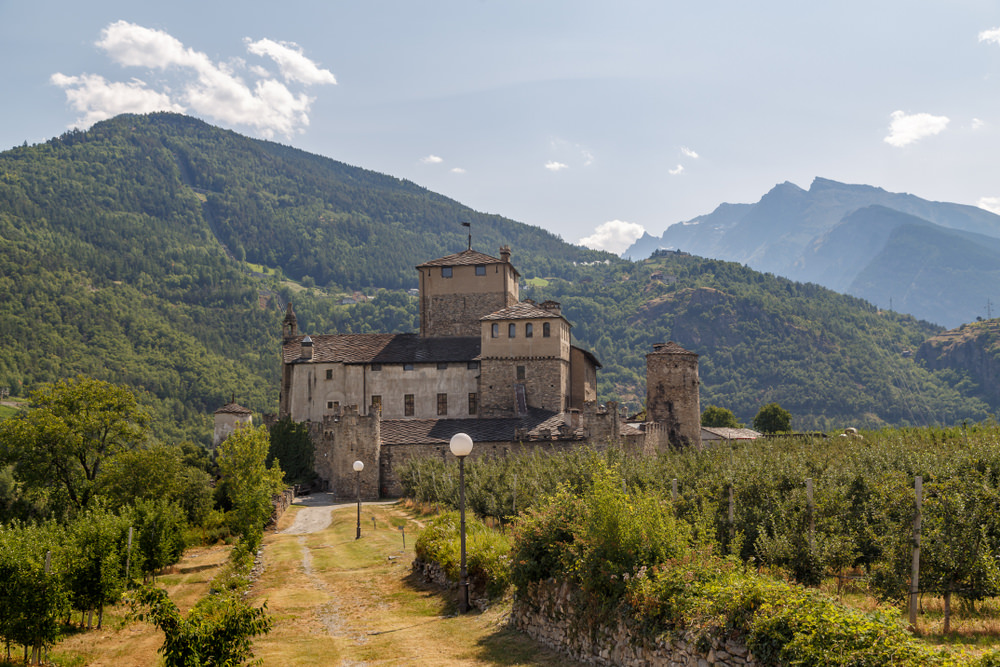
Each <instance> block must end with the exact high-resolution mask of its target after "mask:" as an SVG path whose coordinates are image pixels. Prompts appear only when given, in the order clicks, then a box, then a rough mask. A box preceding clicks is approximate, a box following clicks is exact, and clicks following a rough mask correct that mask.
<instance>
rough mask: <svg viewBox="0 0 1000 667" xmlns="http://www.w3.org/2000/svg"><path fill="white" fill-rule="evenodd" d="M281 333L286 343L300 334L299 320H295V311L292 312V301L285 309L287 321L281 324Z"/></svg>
mask: <svg viewBox="0 0 1000 667" xmlns="http://www.w3.org/2000/svg"><path fill="white" fill-rule="evenodd" d="M281 333H282V336H283V337H284V339H285V340H286V341H287V340H288V339H289V338H295V337H296V336H297V335H298V334H299V325H298V320H297V319H296V318H295V311H293V310H292V302H291V301H289V302H288V307H287V308H286V309H285V319H284V320H282V322H281Z"/></svg>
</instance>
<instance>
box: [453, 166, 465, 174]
mask: <svg viewBox="0 0 1000 667" xmlns="http://www.w3.org/2000/svg"><path fill="white" fill-rule="evenodd" d="M451 173H453V174H464V173H465V170H464V169H462V168H461V167H453V168H452V170H451Z"/></svg>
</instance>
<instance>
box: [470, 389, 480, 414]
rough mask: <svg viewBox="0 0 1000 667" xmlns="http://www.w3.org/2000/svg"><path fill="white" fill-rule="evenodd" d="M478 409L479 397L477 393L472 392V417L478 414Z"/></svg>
mask: <svg viewBox="0 0 1000 667" xmlns="http://www.w3.org/2000/svg"><path fill="white" fill-rule="evenodd" d="M478 408H479V396H477V395H476V392H472V393H470V394H469V414H470V415H474V414H476V410H477V409H478Z"/></svg>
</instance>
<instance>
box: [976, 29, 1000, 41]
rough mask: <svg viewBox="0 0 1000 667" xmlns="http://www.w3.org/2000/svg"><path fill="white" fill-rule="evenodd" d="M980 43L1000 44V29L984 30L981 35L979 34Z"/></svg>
mask: <svg viewBox="0 0 1000 667" xmlns="http://www.w3.org/2000/svg"><path fill="white" fill-rule="evenodd" d="M979 41H980V42H994V43H995V44H1000V28H992V29H990V30H983V31H982V32H981V33H979Z"/></svg>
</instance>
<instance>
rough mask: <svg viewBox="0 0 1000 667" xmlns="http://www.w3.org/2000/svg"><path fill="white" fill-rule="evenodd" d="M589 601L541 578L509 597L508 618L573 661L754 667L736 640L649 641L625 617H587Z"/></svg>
mask: <svg viewBox="0 0 1000 667" xmlns="http://www.w3.org/2000/svg"><path fill="white" fill-rule="evenodd" d="M590 608H591V606H590V605H588V604H586V603H585V601H584V600H582V599H581V594H580V593H579V592H578V591H576V590H575V589H574V588H573V587H571V586H570V585H568V584H566V583H559V582H555V581H551V580H550V581H543V582H539V583H537V584H535V585H534V586H533V588H532V590H530V591H528V592H523V591H518V593H517V595H516V596H515V597H514V606H513V609H512V611H511V622H512V623H513V625H514V627H516V628H517V629H519V630H520V631H521V632H524V633H525V634H527V635H529V636H531V637H533V638H534V639H536V640H538V641H540V642H541V643H543V644H545V645H547V646H549V647H551V648H554V649H556V650H557V651H560V652H562V653H564V654H567V655H569V656H571V657H572V658H574V659H576V660H582V661H584V662H589V663H591V664H596V665H622V666H625V667H640V666H642V667H646V666H647V665H662V666H663V667H708V666H710V665H712V666H716V667H758V666H760V665H761V663H759V662H757V661H756V659H755V658H754V656H753V654H752V653H751V652H750V651H749V650H748V649H747V647H746V645H745V644H743V643H742V642H740V641H738V640H734V639H731V638H725V637H721V636H712V635H699V636H695V635H693V634H686V635H683V636H681V637H679V638H672V639H667V638H661V639H657V640H649V639H647V638H645V637H643V636H642V635H641V634H640V633H639V631H638V630H637V629H636V628H633V627H631V626H630V625H629V624H628V623H627V622H626V621H625V620H620V621H619V622H618V623H617V624H616V625H614V626H606V625H600V624H597V623H596V622H594V621H592V620H590V619H588V618H587V613H588V610H589V609H590Z"/></svg>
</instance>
